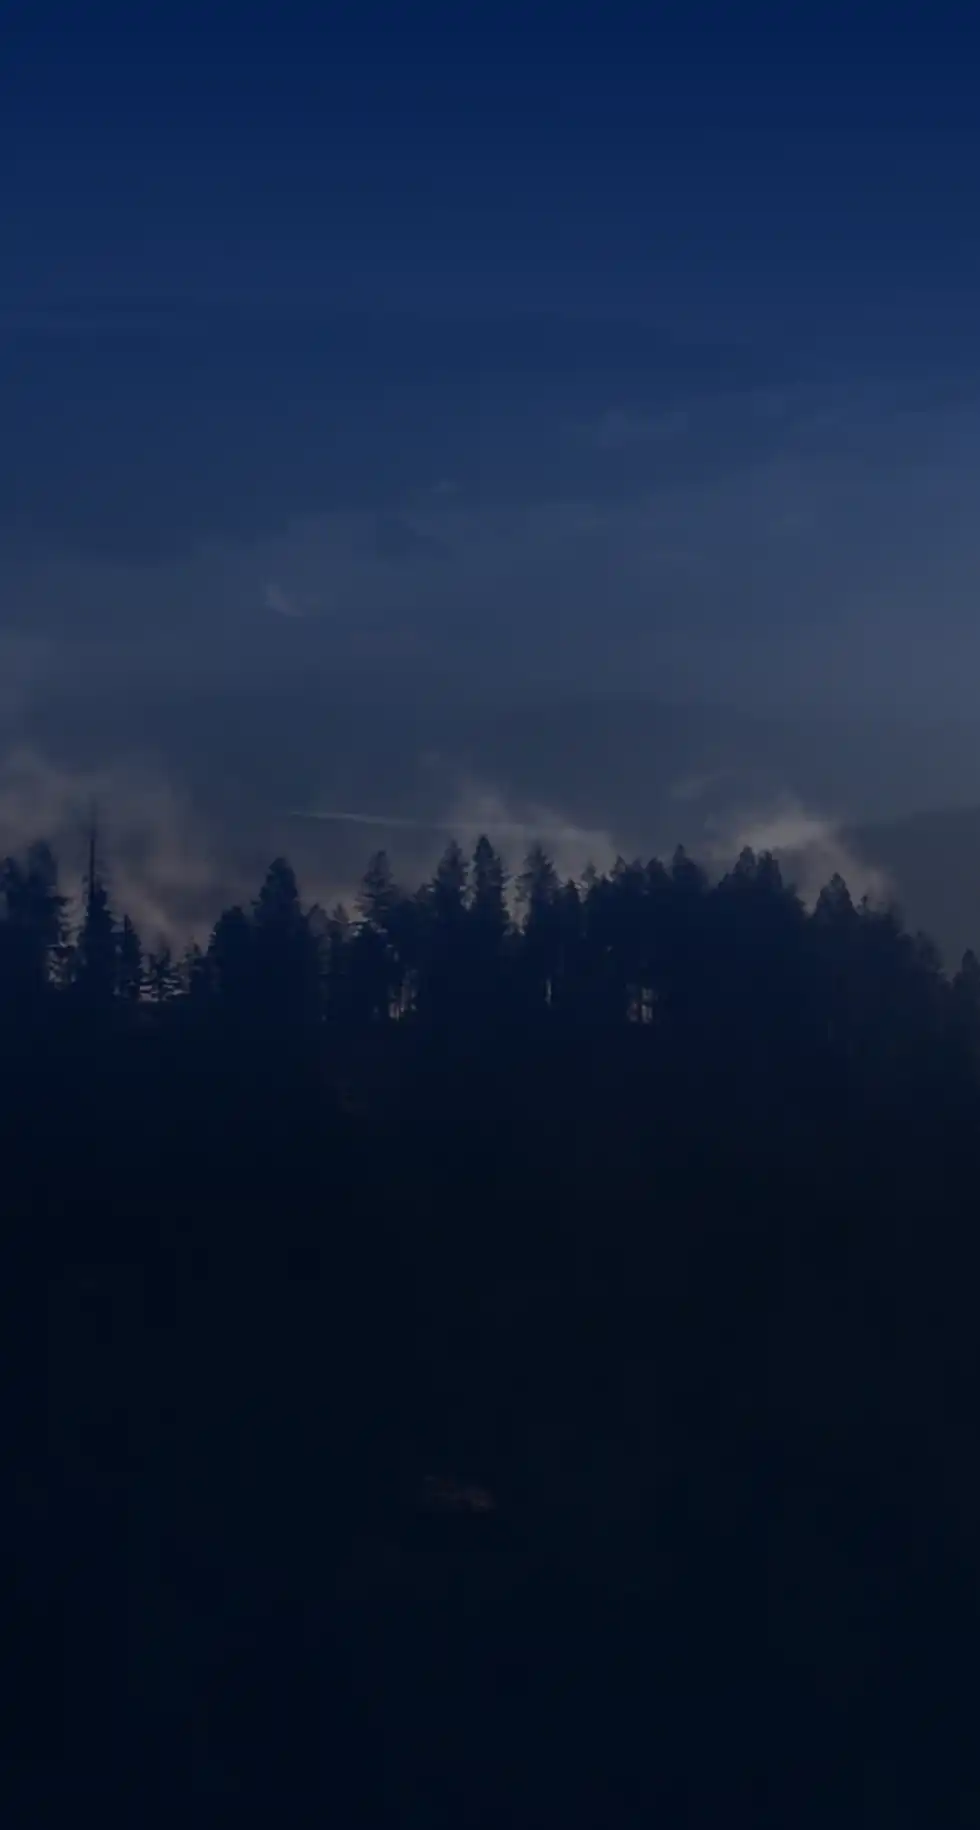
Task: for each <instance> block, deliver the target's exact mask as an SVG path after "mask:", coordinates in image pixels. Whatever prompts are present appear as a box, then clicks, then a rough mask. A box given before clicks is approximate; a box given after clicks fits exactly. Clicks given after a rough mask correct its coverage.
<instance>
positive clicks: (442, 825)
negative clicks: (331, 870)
mask: <svg viewBox="0 0 980 1830" xmlns="http://www.w3.org/2000/svg"><path fill="white" fill-rule="evenodd" d="M290 818H291V819H294V820H326V821H330V822H333V823H341V824H343V825H346V826H396V827H398V828H399V829H400V830H405V831H409V832H448V833H453V832H459V831H460V830H462V831H473V830H479V831H480V832H482V833H485V834H486V836H487V838H488V839H489V838H497V839H561V840H575V839H581V838H583V837H585V836H586V835H585V834H583V832H582V831H581V829H580V828H579V827H577V826H534V825H529V824H528V823H527V822H525V821H514V820H462V819H459V820H407V819H405V818H403V817H402V816H401V815H400V814H396V813H344V812H337V811H333V810H329V809H320V808H294V809H293V811H292V813H291V814H290Z"/></svg>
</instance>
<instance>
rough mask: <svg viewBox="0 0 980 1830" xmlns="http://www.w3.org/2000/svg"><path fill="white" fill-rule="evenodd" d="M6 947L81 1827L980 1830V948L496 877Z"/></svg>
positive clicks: (23, 1563)
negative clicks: (952, 964) (978, 1735)
mask: <svg viewBox="0 0 980 1830" xmlns="http://www.w3.org/2000/svg"><path fill="white" fill-rule="evenodd" d="M0 915H2V919H0V1072H2V1077H3V1098H2V1102H0V1125H2V1143H3V1157H2V1161H3V1192H4V1239H5V1244H6V1260H7V1275H6V1277H5V1279H4V1298H5V1326H4V1337H5V1340H6V1344H7V1350H8V1377H7V1379H6V1380H5V1382H4V1386H5V1392H6V1399H5V1403H6V1406H7V1432H6V1434H7V1440H8V1443H9V1444H10V1445H11V1448H10V1452H9V1454H8V1457H7V1466H8V1474H9V1479H10V1488H9V1496H10V1506H9V1508H8V1513H9V1516H10V1517H11V1518H12V1519H13V1521H14V1527H15V1529H14V1540H15V1548H14V1564H13V1568H14V1571H15V1584H14V1592H15V1595H16V1606H15V1618H14V1622H13V1636H12V1646H13V1659H14V1664H15V1666H16V1670H17V1671H18V1672H19V1673H20V1676H19V1678H18V1679H17V1681H16V1690H17V1702H16V1710H15V1719H14V1728H15V1743H16V1749H17V1752H16V1759H15V1780H14V1783H15V1789H16V1788H17V1787H20V1788H22V1793H23V1797H24V1798H28V1797H29V1798H30V1799H31V1800H32V1801H33V1807H32V1808H33V1810H34V1817H33V1821H39V1817H38V1813H39V1812H40V1811H41V1810H42V1808H43V1807H44V1806H45V1804H47V1805H50V1808H51V1809H52V1811H57V1810H59V1809H62V1808H63V1807H64V1806H65V1805H67V1804H68V1803H72V1802H77V1801H79V1800H84V1801H96V1800H97V1801H98V1802H99V1805H100V1809H101V1811H102V1813H103V1816H102V1821H104V1822H106V1821H113V1822H115V1821H119V1822H121V1823H135V1822H141V1823H147V1824H149V1823H155V1822H157V1821H159V1822H160V1823H168V1824H169V1823H172V1822H173V1813H174V1811H175V1810H176V1809H177V1808H180V1809H182V1810H183V1811H184V1814H185V1816H189V1817H190V1819H191V1821H193V1822H197V1821H201V1822H202V1823H203V1822H207V1823H213V1822H218V1821H229V1822H236V1823H239V1822H252V1821H255V1822H256V1823H259V1822H262V1823H265V1822H277V1823H278V1822H281V1823H282V1824H283V1825H292V1824H300V1823H306V1822H310V1823H313V1822H317V1823H321V1822H325V1821H328V1816H329V1817H330V1818H331V1819H339V1821H342V1822H349V1823H352V1824H355V1823H364V1824H374V1823H389V1822H390V1823H406V1824H413V1825H414V1824H416V1823H417V1824H419V1825H421V1824H423V1823H424V1824H427V1825H428V1824H432V1823H442V1822H448V1821H449V1820H450V1818H452V1819H453V1820H454V1821H458V1822H465V1823H466V1824H467V1825H483V1824H486V1825H490V1824H493V1825H501V1824H515V1825H531V1824H539V1823H540V1824H545V1823H556V1824H557V1823H562V1822H570V1821H580V1822H585V1823H595V1824H600V1823H602V1824H618V1823H624V1824H625V1823H630V1824H631V1823H634V1822H648V1821H659V1822H663V1823H666V1824H671V1825H673V1824H675V1823H677V1824H679V1823H688V1822H689V1823H692V1824H702V1823H703V1824H705V1825H709V1824H715V1823H721V1822H724V1821H736V1814H737V1813H739V1812H741V1813H742V1815H741V1817H739V1818H738V1821H745V1822H751V1823H753V1824H760V1825H762V1824H770V1823H771V1824H772V1825H774V1826H775V1825H777V1824H779V1825H782V1824H787V1823H789V1822H792V1823H793V1824H794V1825H795V1826H808V1825H811V1824H813V1825H817V1824H826V1823H829V1822H831V1821H832V1822H833V1823H834V1824H835V1825H838V1824H841V1825H849V1824H852V1823H854V1824H864V1823H865V1822H867V1823H868V1824H872V1823H874V1824H876V1825H882V1824H891V1823H904V1822H906V1821H908V1822H922V1821H926V1818H928V1821H930V1822H934V1823H936V1824H937V1825H938V1824H943V1825H947V1824H950V1825H951V1824H954V1823H955V1824H959V1823H960V1822H963V1823H964V1824H965V1823H966V1822H967V1821H970V1822H974V1821H976V1818H975V1807H976V1805H977V1802H978V1798H980V1791H978V1789H977V1788H978V1783H980V1765H978V1763H977V1761H976V1759H975V1757H974V1754H973V1741H974V1739H975V1729H974V1725H973V1721H972V1712H971V1689H970V1681H969V1671H970V1669H971V1663H972V1659H973V1657H974V1655H975V1645H976V1633H977V1626H978V1620H977V1609H978V1602H977V1592H978V1590H977V1583H978V1574H980V1570H978V1563H980V1552H978V1546H980V1483H978V1482H977V1479H976V1475H975V1467H974V1463H975V1454H976V1451H975V1439H976V1420H977V1400H978V1395H980V1367H978V1359H977V1332H978V1331H977V1321H976V1309H977V1268H978V1251H977V1244H976V1239H977V1231H976V1201H977V1188H978V1186H980V965H978V962H977V960H976V958H975V957H974V956H973V955H972V954H968V955H967V956H966V957H965V958H964V960H963V962H962V964H961V966H960V968H959V969H958V971H957V972H956V973H955V974H954V975H948V974H946V973H945V972H944V971H943V969H942V966H941V962H940V960H939V957H938V955H937V953H936V950H935V949H934V947H933V946H932V945H931V944H930V942H929V941H928V940H927V939H926V938H925V937H923V936H922V935H918V934H912V933H909V932H908V931H907V930H906V928H905V927H904V925H903V922H902V919H901V916H900V914H899V913H898V912H897V911H896V910H895V909H893V908H890V907H878V906H872V905H871V904H869V903H867V902H864V903H860V904H855V903H854V902H853V901H852V898H851V896H850V894H849V892H848V889H847V887H846V885H845V883H844V882H843V881H842V880H841V879H840V878H839V877H838V878H834V879H833V881H831V882H830V883H829V884H828V885H827V886H826V888H825V889H824V890H823V892H822V894H821V895H820V897H819V899H818V900H817V902H816V904H815V905H814V906H813V907H812V909H807V908H805V907H804V905H803V903H802V902H801V900H800V898H799V896H798V895H797V894H796V892H795V891H794V889H793V888H792V887H791V886H790V885H788V884H787V883H786V882H785V881H784V880H783V877H782V875H781V872H780V868H779V865H778V863H777V861H776V860H775V859H774V858H773V857H771V856H755V855H753V854H752V853H750V852H745V853H743V854H742V856H741V857H740V858H739V859H738V861H737V863H736V864H735V865H734V867H733V868H732V869H731V870H730V871H729V873H728V874H727V875H726V876H724V877H723V878H722V879H721V880H720V881H717V882H710V881H709V880H708V878H707V877H706V876H705V874H704V873H703V871H702V870H701V869H700V868H699V866H698V865H697V864H696V863H695V862H694V861H693V860H692V859H691V858H690V857H689V856H688V855H687V854H686V853H685V852H684V851H683V850H678V851H677V852H676V853H675V854H674V856H673V858H672V859H671V860H670V861H669V862H668V863H661V862H659V861H656V860H654V861H652V862H649V863H642V862H635V863H629V862H625V861H620V862H618V863H617V864H616V866H615V867H614V868H613V869H612V870H611V871H610V872H608V873H606V874H602V873H599V872H593V871H590V872H587V873H586V875H585V877H584V879H583V880H582V881H580V882H563V881H561V880H560V878H559V876H558V874H557V873H556V871H555V869H554V866H553V864H552V863H551V861H550V859H549V857H548V855H547V854H546V852H545V851H544V850H542V849H541V848H534V849H533V850H532V851H531V853H530V855H529V856H528V858H527V859H526V861H525V863H524V865H523V868H522V869H521V871H520V872H519V874H518V875H517V876H516V877H515V878H514V879H513V880H512V881H511V880H509V879H508V876H507V873H506V871H505V868H504V865H503V862H502V860H501V858H500V857H499V855H498V854H497V852H496V851H495V850H494V848H493V847H492V846H491V844H490V843H489V842H488V841H487V840H486V839H481V840H480V841H479V843H478V844H477V845H476V848H475V850H474V852H473V854H472V856H467V855H466V854H464V852H463V851H462V850H461V849H460V847H459V846H457V845H452V846H450V847H449V849H448V850H447V851H446V853H445V855H444V857H443V858H442V860H441V862H440V863H439V865H438V868H437V869H436V871H435V873H434V875H433V877H432V879H431V881H430V882H428V883H426V884H425V885H424V886H423V887H422V888H420V889H418V890H408V889H405V888H403V887H401V886H400V885H399V884H398V883H397V882H396V880H395V878H394V876H393V874H392V871H391V868H390V866H389V863H388V860H387V858H386V856H385V855H384V854H383V853H379V854H378V855H376V856H375V857H374V858H373V859H372V860H371V862H370V864H369V867H368V869H367V871H366V874H365V876H364V880H363V883H362V886H361V890H360V894H359V897H358V900H357V903H356V906H355V907H354V908H353V909H352V910H349V911H346V910H344V909H341V908H338V909H336V910H333V911H324V910H322V909H320V908H317V907H313V908H308V907H306V906H305V905H304V904H303V902H302V900H301V896H300V892H299V889H298V887H297V883H296V880H295V877H294V875H293V872H292V870H291V868H290V866H289V865H288V863H286V862H285V861H284V860H282V859H277V860H276V861H275V862H274V863H273V864H272V865H271V866H270V868H269V871H268V873H267V875H266V878H265V881H264V882H263V884H262V885H261V887H260V889H259V891H258V894H257V896H256V898H255V900H254V902H253V903H252V904H251V905H250V906H248V907H234V908H230V909H228V910H226V911H225V912H224V913H223V914H222V915H221V916H220V919H219V920H218V921H217V923H216V925H215V927H214V930H213V932H212V934H211V936H210V939H209V941H208V943H207V945H206V946H204V947H203V948H197V947H192V948H191V949H190V950H189V951H188V952H187V953H186V955H185V956H183V957H182V958H175V957H174V956H172V955H171V953H170V952H169V951H168V950H167V949H166V948H161V949H159V950H157V951H151V950H147V949H145V948H144V947H143V945H142V944H141V941H140V937H139V936H138V934H137V932H136V929H135V927H134V926H133V924H132V923H131V922H130V921H129V920H128V919H127V918H126V917H125V915H124V913H123V912H122V911H118V910H116V909H115V908H114V907H113V904H112V897H111V894H110V888H109V886H108V885H107V882H106V881H105V880H104V878H103V876H102V875H101V874H100V871H99V869H98V865H97V861H96V859H95V856H94V850H93V856H92V859H91V860H90V868H89V874H88V879H87V882H86V886H85V894H84V898H83V902H82V906H81V909H80V911H79V915H78V918H77V919H76V920H74V921H72V920H70V919H69V904H68V900H67V898H66V897H65V896H64V895H63V894H62V893H61V892H60V890H59V887H58V876H57V869H56V864H55V860H54V858H53V856H52V855H51V853H50V851H49V850H48V849H47V848H46V847H45V846H43V845H37V846H35V847H34V848H33V849H32V850H31V851H30V852H29V853H27V854H26V855H25V856H23V857H20V858H17V859H13V858H11V859H7V860H6V861H5V862H4V863H3V865H2V866H0ZM474 1495H476V1496H477V1497H476V1498H474ZM969 1775H972V1778H970V1777H969ZM18 1796H20V1794H18ZM224 1811H227V1812H228V1813H229V1815H228V1817H227V1820H226V1819H224V1818H223V1817H222V1816H221V1813H222V1812H224ZM195 1812H199V1814H200V1815H199V1817H198V1816H197V1815H195ZM961 1812H962V1813H963V1814H962V1815H960V1813H961ZM113 1813H115V1815H113ZM652 1814H656V1815H652Z"/></svg>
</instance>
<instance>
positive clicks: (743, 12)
mask: <svg viewBox="0 0 980 1830" xmlns="http://www.w3.org/2000/svg"><path fill="white" fill-rule="evenodd" d="M957 13H958V23H956V24H954V25H947V23H946V20H947V14H946V13H945V11H944V9H943V8H939V9H938V11H933V10H932V9H930V8H927V7H925V6H918V7H914V8H913V7H904V8H903V7H900V6H897V5H890V6H888V7H879V6H877V5H862V6H854V5H850V6H847V7H844V6H841V7H836V6H832V5H829V4H825V3H821V4H800V5H797V6H789V5H786V4H782V5H779V6H773V7H765V8H762V7H754V6H752V5H743V6H736V5H728V6H699V5H697V4H695V3H688V4H671V5H668V4H662V5H656V4H652V3H648V4H645V5H636V6H623V5H617V4H614V3H610V4H609V5H606V6H598V5H596V6H590V7H579V8H576V7H574V6H570V5H558V4H555V5H538V6H535V5H533V4H531V0H525V4H523V5H521V6H519V7H516V6H515V7H512V6H506V5H500V4H495V5H481V4H479V3H478V0H472V3H471V4H469V5H466V4H464V3H463V0H456V4H454V5H446V6H441V5H438V6H437V5H432V4H428V0H416V3H415V4H414V5H410V4H405V5H401V6H396V5H394V4H389V5H379V4H370V0H357V3H356V4H353V3H352V4H349V5H331V4H329V3H328V0H324V3H323V4H319V5H312V4H311V5H290V4H288V3H284V4H281V5H272V4H268V5H263V6H255V5H248V4H237V5H235V4H227V5H217V4H212V5H208V4H207V3H206V0H198V3H197V4H196V5H194V6H193V7H187V6H182V5H174V4H169V5H153V4H150V3H149V0H147V3H146V4H143V5H139V4H136V3H135V0H129V4H127V5H125V6H115V5H106V4H101V3H100V0H89V4H87V5H85V6H81V5H79V4H77V0H72V4H70V5H53V4H50V3H48V0H29V4H17V3H15V0H8V4H7V6H6V7H5V8H4V18H5V25H4V37H3V41H2V45H0V91H2V93H0V102H2V106H0V141H2V145H0V160H2V164H0V169H2V171H3V172H4V181H3V183H4V202H3V254H2V270H0V271H2V291H0V386H2V391H3V439H2V446H0V532H2V536H3V538H2V545H0V619H2V624H3V627H4V629H5V630H6V632H7V637H8V642H9V643H15V644H16V649H12V650H11V652H16V653H17V654H18V655H20V656H21V657H22V658H23V657H24V656H28V657H30V656H31V655H33V654H34V653H35V650H36V651H37V653H38V654H41V653H42V652H43V654H45V655H50V654H51V653H54V654H55V656H57V657H62V658H63V657H64V655H65V654H69V653H70V654H71V656H72V665H76V664H77V665H79V666H83V665H84V658H85V655H86V654H91V655H97V656H98V657H99V664H100V665H104V661H105V656H106V654H107V653H109V654H111V655H112V656H113V657H114V658H115V661H116V662H117V663H118V665H119V667H120V669H123V668H124V666H129V665H133V666H137V665H139V664H140V662H141V660H142V662H144V663H145V662H147V660H149V661H151V662H152V665H153V666H154V667H157V666H159V665H162V659H163V655H164V651H166V653H167V654H168V655H169V657H170V659H171V661H173V660H174V657H177V660H178V663H179V664H182V662H181V660H180V658H181V657H185V656H186V657H187V662H186V664H187V666H188V667H191V666H194V667H196V668H198V669H201V670H208V669H211V670H218V671H219V672H220V671H221V670H222V669H223V668H225V669H229V670H234V669H238V670H245V671H248V670H249V669H254V670H261V669H262V668H263V667H265V666H268V665H271V664H272V662H273V661H274V660H275V661H276V662H278V660H279V659H281V657H282V654H283V653H286V655H287V656H292V657H294V659H295V662H296V664H297V665H306V664H307V663H308V661H309V660H310V658H311V657H312V656H314V655H315V656H316V657H317V658H318V659H323V658H324V657H325V658H327V659H328V660H329V661H331V662H333V663H335V664H336V666H337V667H338V668H344V667H347V666H349V665H351V664H352V663H356V664H357V665H358V666H359V667H361V668H368V669H370V668H371V667H375V666H377V667H378V668H381V667H384V668H387V669H389V670H390V669H391V668H392V667H395V666H397V667H401V668H404V669H408V668H412V669H414V670H418V671H420V672H423V673H424V672H425V671H427V670H430V669H437V670H440V671H445V670H450V671H454V672H462V673H464V674H466V675H467V676H469V677H470V678H471V679H474V678H488V679H489V678H493V679H507V678H518V677H525V678H526V677H527V676H529V675H532V676H534V677H537V678H541V679H554V680H556V681H561V682H565V681H569V682H573V683H575V684H578V685H589V686H593V685H599V684H601V685H609V686H616V687H621V686H626V685H628V686H629V687H630V688H631V689H637V690H647V691H649V692H650V693H651V694H657V693H663V692H667V693H670V694H675V695H677V694H680V695H685V696H698V695H699V694H701V695H703V696H706V697H708V698H712V697H718V696H719V695H722V696H728V697H730V698H731V699H732V700H733V702H743V701H744V702H745V703H746V704H748V703H750V702H752V703H758V702H760V701H763V702H767V703H774V702H779V703H780V704H786V703H795V702H798V701H799V700H801V699H805V698H816V699H818V700H820V701H821V702H822V703H825V704H830V705H834V704H837V703H840V704H841V705H847V706H849V707H854V706H862V705H864V704H868V705H876V706H879V707H880V706H882V705H891V704H895V703H897V704H899V705H900V706H903V707H906V706H907V707H909V708H911V709H915V710H921V711H925V712H929V713H936V712H939V713H943V712H946V711H948V710H954V709H955V710H959V711H969V710H971V709H972V694H973V685H972V682H973V677H974V671H975V667H976V664H977V662H978V661H980V637H978V633H977V616H976V604H977V585H978V582H980V534H978V533H977V530H976V502H977V483H978V461H980V438H978V434H980V417H978V412H977V398H978V395H977V389H978V380H980V360H978V323H980V319H978V314H977V306H978V302H980V237H978V236H977V234H976V223H977V221H978V220H980V110H978V109H977V106H976V90H977V85H976V72H977V66H978V55H980V40H978V33H977V29H975V28H973V27H971V25H970V20H969V9H966V8H958V9H957ZM39 664H40V663H39ZM28 671H29V667H28ZM177 672H178V674H179V665H178V667H177Z"/></svg>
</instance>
